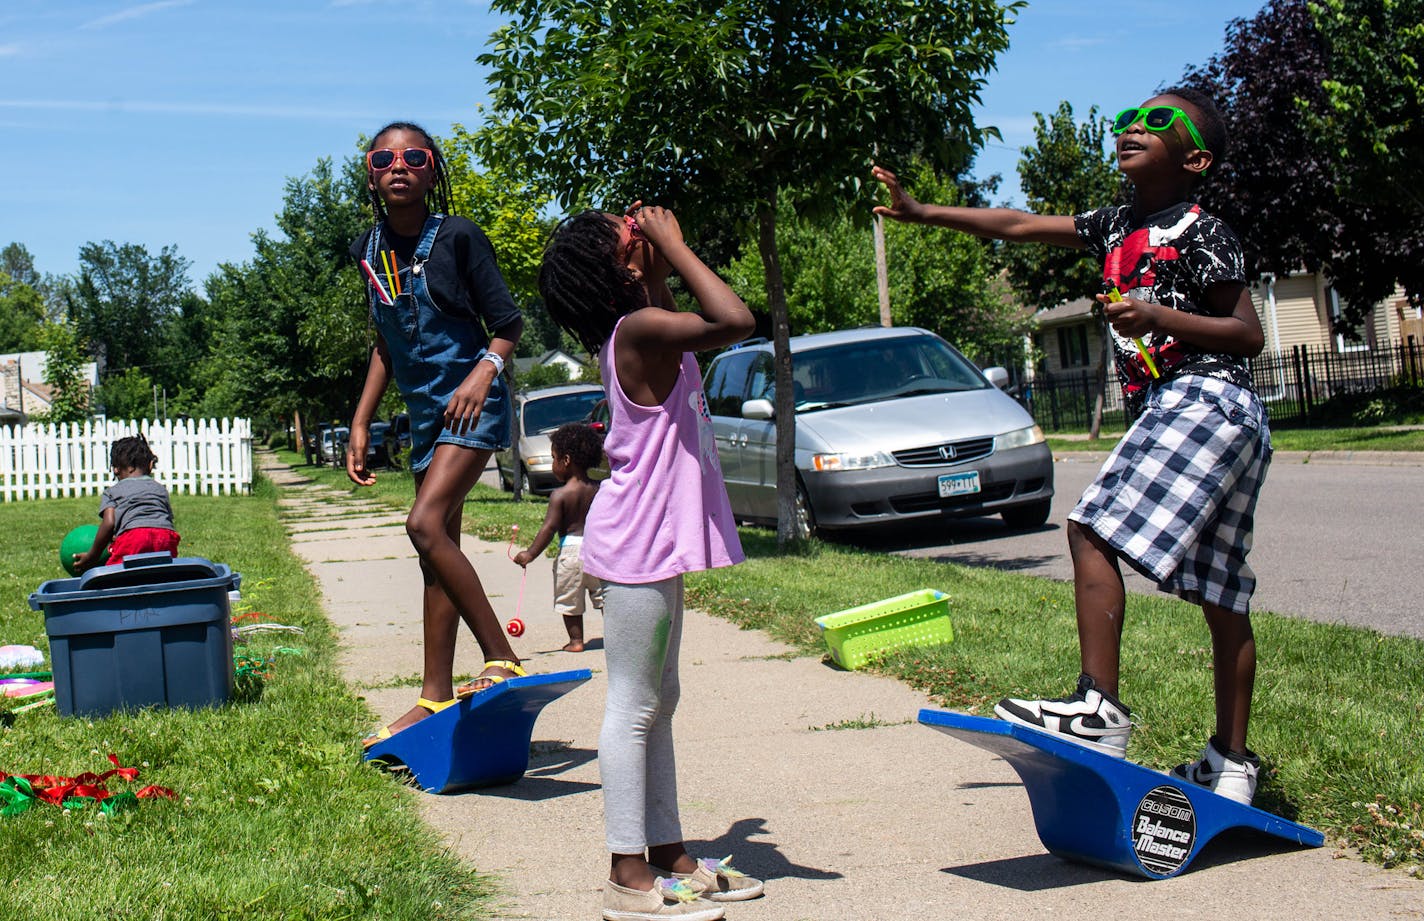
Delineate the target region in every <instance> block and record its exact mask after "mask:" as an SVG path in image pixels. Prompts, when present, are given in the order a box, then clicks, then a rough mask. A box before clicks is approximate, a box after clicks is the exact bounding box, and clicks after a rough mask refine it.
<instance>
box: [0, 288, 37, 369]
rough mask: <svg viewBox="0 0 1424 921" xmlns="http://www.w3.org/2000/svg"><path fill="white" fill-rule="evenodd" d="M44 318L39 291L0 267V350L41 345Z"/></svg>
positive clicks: (19, 349) (34, 347)
mask: <svg viewBox="0 0 1424 921" xmlns="http://www.w3.org/2000/svg"><path fill="white" fill-rule="evenodd" d="M44 322H45V305H44V299H43V298H42V297H40V293H39V292H38V291H36V290H35V289H34V288H33V287H31V286H30V285H28V284H26V283H25V282H23V281H20V280H18V279H17V278H15V276H13V275H11V274H9V273H8V272H5V271H3V270H0V352H29V351H33V350H35V349H38V348H39V347H40V336H41V333H42V331H43V327H44Z"/></svg>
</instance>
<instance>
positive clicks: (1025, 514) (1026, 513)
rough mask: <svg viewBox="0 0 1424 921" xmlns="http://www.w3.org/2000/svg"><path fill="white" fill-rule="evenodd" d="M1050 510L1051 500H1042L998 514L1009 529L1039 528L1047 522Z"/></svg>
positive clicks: (1051, 507) (1051, 506)
mask: <svg viewBox="0 0 1424 921" xmlns="http://www.w3.org/2000/svg"><path fill="white" fill-rule="evenodd" d="M1052 510H1053V502H1052V500H1050V499H1042V500H1040V501H1038V502H1033V503H1030V504H1028V505H1016V506H1014V507H1013V508H1006V509H1004V510H1003V511H1002V512H1000V513H999V514H1001V515H1003V516H1004V524H1006V525H1008V526H1009V527H1011V528H1041V527H1043V525H1044V523H1045V522H1047V521H1048V516H1049V514H1050V513H1051V512H1052Z"/></svg>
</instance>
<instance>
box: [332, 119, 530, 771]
mask: <svg viewBox="0 0 1424 921" xmlns="http://www.w3.org/2000/svg"><path fill="white" fill-rule="evenodd" d="M366 164H367V188H368V189H369V190H370V193H371V205H372V208H373V210H374V211H375V214H376V226H375V227H374V228H372V230H370V231H368V232H367V233H366V234H363V235H362V236H361V238H360V239H358V240H357V241H356V242H355V243H354V244H352V248H351V252H352V256H353V257H354V258H356V259H358V260H365V262H366V263H367V265H369V266H370V267H372V269H374V271H373V272H369V273H368V272H367V271H366V270H365V269H364V268H363V269H362V270H361V271H362V279H363V280H364V282H365V284H366V291H367V298H368V301H369V303H370V309H371V317H372V319H373V321H374V323H375V327H376V333H377V335H376V344H375V347H374V348H373V349H372V351H371V363H370V367H369V369H368V370H367V372H366V385H365V387H364V388H363V389H362V391H361V400H360V402H359V403H358V404H357V407H356V413H355V415H354V416H353V418H352V420H351V440H350V443H349V447H348V451H347V455H346V472H347V475H348V476H350V477H351V479H352V480H353V481H354V482H355V483H357V484H359V485H361V486H369V485H371V484H372V483H374V482H375V481H376V477H375V475H374V474H372V473H371V472H370V471H369V470H367V469H366V448H367V446H368V445H369V443H370V423H371V418H372V416H373V415H374V414H375V412H376V407H377V404H379V403H380V400H381V396H382V395H383V394H384V393H385V391H386V386H387V384H388V383H389V382H390V379H391V377H392V376H393V375H394V377H395V380H396V385H397V387H398V388H399V389H400V392H401V396H402V397H404V398H405V403H406V407H407V408H408V409H409V411H410V419H411V448H410V469H411V472H412V473H413V474H414V475H415V504H414V505H413V506H412V508H411V510H410V515H409V516H408V517H407V518H406V531H407V533H409V535H410V540H411V543H412V544H414V545H415V549H416V552H417V553H419V554H420V569H421V574H422V576H423V577H424V581H425V589H424V597H423V607H424V623H425V668H424V680H423V683H422V685H421V693H420V698H419V700H418V701H417V702H416V706H415V707H413V708H412V709H411V710H409V711H408V712H407V713H405V714H404V715H402V716H401V717H399V718H398V719H396V720H395V722H393V723H391V724H390V725H388V726H385V727H384V728H382V729H380V730H379V731H378V732H376V733H375V734H374V735H372V736H371V737H370V738H369V739H367V740H366V744H367V745H368V746H369V745H371V744H373V743H374V742H376V741H377V740H379V739H384V738H389V737H390V736H391V735H392V734H393V733H395V732H398V731H400V730H401V729H404V728H405V727H407V726H409V725H411V724H412V723H415V722H417V721H419V720H421V719H423V718H424V717H426V716H428V715H430V714H431V713H436V712H439V711H440V710H443V709H445V708H446V707H449V706H451V705H452V704H454V703H455V701H456V700H457V699H458V698H459V697H465V696H469V695H470V694H474V693H478V692H479V691H483V690H486V689H488V688H490V687H493V686H494V685H495V684H497V683H498V682H501V681H504V680H506V679H507V678H511V677H514V676H516V675H523V674H524V670H523V669H522V668H520V665H519V658H518V656H516V655H515V654H514V650H513V648H511V647H510V645H509V641H508V640H507V639H506V638H505V635H504V632H503V631H502V630H501V629H500V624H499V619H498V618H497V617H496V616H495V613H494V608H492V607H491V606H490V602H489V598H488V597H487V596H486V595H485V591H484V587H483V586H482V585H481V584H480V578H479V576H478V575H477V574H476V573H475V570H474V567H473V566H471V565H470V561H469V560H468V558H466V556H465V555H464V553H462V552H461V551H460V513H461V510H462V508H463V506H464V501H465V496H466V495H467V494H468V493H469V491H470V489H471V487H473V486H474V484H475V482H476V481H477V480H478V479H479V478H480V474H481V473H482V472H483V471H484V469H485V466H486V465H487V464H488V462H489V457H490V454H491V453H492V452H493V451H496V450H499V449H502V448H506V447H508V446H509V436H510V428H511V421H512V420H511V412H512V407H511V405H510V399H509V393H508V390H507V388H506V386H505V383H504V379H503V378H502V377H501V376H500V373H499V372H500V371H501V370H502V369H503V367H504V363H505V361H507V360H508V359H509V357H510V355H511V354H512V353H513V351H514V346H515V343H517V342H518V341H519V334H520V332H521V331H522V330H523V326H524V321H523V318H522V317H521V315H520V313H519V309H518V308H517V307H516V306H515V304H514V301H513V299H512V298H511V297H510V295H509V290H508V289H507V288H506V287H505V284H504V279H503V278H502V277H501V276H500V274H499V269H498V268H497V267H496V265H495V260H494V252H493V250H492V249H491V248H490V244H489V241H488V239H486V238H485V235H484V234H483V233H482V232H481V231H480V229H479V228H478V227H476V226H475V225H474V224H473V223H471V222H470V221H468V220H465V219H464V218H459V217H450V216H447V214H448V212H449V210H450V209H449V198H450V183H449V179H448V177H447V176H446V173H445V165H444V160H443V158H442V157H441V156H440V152H439V150H438V149H437V148H436V146H435V141H434V139H433V138H431V137H430V135H429V134H427V133H426V132H425V130H424V129H422V128H420V127H419V126H416V125H412V124H409V123H405V122H396V123H394V124H391V125H387V126H386V127H385V128H382V129H381V130H380V131H379V132H377V133H376V136H375V138H374V139H372V141H371V144H370V147H369V148H368V149H367V152H366ZM382 252H385V254H386V259H388V260H391V259H393V262H394V264H392V265H390V266H389V269H390V274H389V275H388V274H387V273H386V271H385V269H386V265H385V263H384V262H383V260H382V257H381V253H382ZM397 292H399V293H397ZM486 329H487V330H489V335H488V338H486V332H485V330H486ZM462 619H463V620H464V621H465V623H466V624H468V625H469V627H470V630H471V631H472V632H473V633H474V634H475V639H476V640H477V641H478V642H479V644H480V649H481V650H482V651H483V653H484V656H485V665H484V668H483V670H482V671H481V672H480V674H479V676H478V677H477V678H476V679H475V680H474V681H473V682H471V684H469V685H466V686H464V687H462V688H460V689H459V692H458V694H457V693H456V691H455V690H454V688H453V685H454V679H453V671H454V662H455V638H456V634H457V633H458V632H459V622H460V620H462Z"/></svg>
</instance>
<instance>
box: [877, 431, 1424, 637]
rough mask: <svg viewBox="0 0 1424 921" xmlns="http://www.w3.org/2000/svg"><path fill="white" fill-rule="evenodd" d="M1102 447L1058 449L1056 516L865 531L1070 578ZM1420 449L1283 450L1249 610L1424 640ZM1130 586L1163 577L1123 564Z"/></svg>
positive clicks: (1260, 509) (891, 544)
mask: <svg viewBox="0 0 1424 921" xmlns="http://www.w3.org/2000/svg"><path fill="white" fill-rule="evenodd" d="M1105 457H1106V455H1105V454H1104V453H1100V452H1062V453H1060V454H1058V455H1057V456H1056V460H1057V463H1055V465H1054V472H1055V483H1054V488H1055V491H1056V495H1055V496H1054V499H1053V514H1052V516H1050V518H1049V523H1048V525H1046V526H1045V527H1043V528H1039V529H1037V530H1034V531H1012V530H1010V529H1009V528H1007V527H1005V526H1004V524H1003V522H1002V521H1001V520H1000V519H999V518H997V517H995V518H974V519H965V520H960V521H947V522H934V523H932V524H928V525H920V526H917V527H915V528H912V529H910V528H906V529H901V531H900V532H898V533H896V534H880V535H876V536H871V537H867V538H864V539H857V540H856V543H857V544H859V545H861V546H865V547H867V548H878V549H884V550H888V551H892V552H896V553H903V554H905V555H906V556H915V557H926V558H930V559H936V560H945V561H949V562H955V563H964V564H966V565H972V566H995V567H999V568H1001V569H1009V570H1014V571H1016V572H1022V573H1026V574H1029V575H1035V576H1046V577H1048V578H1051V579H1061V580H1065V581H1071V580H1072V578H1073V566H1072V562H1071V561H1070V560H1069V558H1068V540H1067V537H1066V536H1065V534H1064V530H1063V524H1064V522H1065V521H1067V519H1068V513H1069V511H1071V510H1072V508H1073V506H1074V504H1075V503H1076V502H1077V500H1078V496H1079V495H1080V494H1081V493H1082V491H1083V489H1084V487H1086V486H1087V485H1088V483H1090V482H1091V481H1092V479H1093V476H1094V475H1095V474H1096V473H1097V471H1098V468H1099V467H1100V466H1101V464H1102V462H1103V460H1104V458H1105ZM1420 496H1424V455H1421V454H1404V455H1401V454H1393V453H1387V454H1386V453H1381V454H1375V455H1371V454H1369V453H1367V452H1355V453H1351V454H1340V453H1335V452H1317V453H1315V454H1306V453H1303V452H1284V451H1283V452H1278V453H1277V454H1276V457H1275V460H1274V461H1273V462H1272V464H1271V470H1270V473H1269V475H1268V476H1267V477H1266V485H1265V487H1264V488H1263V490H1262V492H1261V500H1260V503H1259V504H1258V506H1257V512H1256V540H1255V547H1254V548H1253V549H1252V551H1251V558H1250V559H1251V566H1252V568H1253V569H1255V570H1256V575H1257V578H1258V580H1259V583H1258V587H1257V591H1256V596H1255V599H1254V601H1253V605H1252V607H1253V608H1254V609H1255V610H1260V611H1274V612H1276V613H1280V614H1291V615H1298V616H1302V617H1308V618H1310V619H1312V620H1318V621H1324V622H1329V623H1344V624H1351V625H1354V626H1360V627H1372V628H1374V629H1376V630H1379V631H1381V632H1382V633H1393V634H1402V635H1408V636H1415V637H1421V638H1424V609H1421V607H1420V606H1419V605H1418V604H1417V603H1416V602H1415V601H1414V599H1416V598H1418V597H1419V596H1420V594H1421V593H1424V566H1421V565H1420V563H1421V556H1424V549H1421V548H1424V515H1421V514H1420V513H1419V512H1420V498H1419V497H1420ZM1124 575H1125V576H1126V578H1127V587H1128V591H1131V592H1140V593H1144V594H1145V593H1151V592H1155V591H1156V586H1155V585H1154V584H1153V583H1152V582H1150V581H1149V580H1147V579H1144V578H1143V577H1141V576H1139V575H1137V574H1136V573H1134V572H1132V571H1131V570H1130V569H1127V568H1126V567H1124Z"/></svg>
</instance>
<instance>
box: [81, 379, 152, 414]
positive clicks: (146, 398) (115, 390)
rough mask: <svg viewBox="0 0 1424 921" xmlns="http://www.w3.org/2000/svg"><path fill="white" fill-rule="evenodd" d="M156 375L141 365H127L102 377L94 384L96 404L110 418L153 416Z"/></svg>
mask: <svg viewBox="0 0 1424 921" xmlns="http://www.w3.org/2000/svg"><path fill="white" fill-rule="evenodd" d="M153 387H154V384H153V379H152V378H150V377H149V376H148V375H147V374H144V373H143V372H142V371H140V370H139V369H138V368H125V369H124V370H122V371H119V372H117V373H115V374H110V375H108V376H106V377H103V378H101V379H100V380H99V386H98V387H95V388H94V405H95V407H96V408H98V409H99V410H101V411H102V412H103V413H104V415H105V416H107V417H108V418H110V419H151V418H155V417H156V416H157V413H156V412H155V411H154V408H153V403H154V399H153V395H154V390H153Z"/></svg>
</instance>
